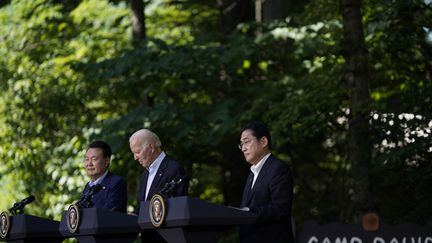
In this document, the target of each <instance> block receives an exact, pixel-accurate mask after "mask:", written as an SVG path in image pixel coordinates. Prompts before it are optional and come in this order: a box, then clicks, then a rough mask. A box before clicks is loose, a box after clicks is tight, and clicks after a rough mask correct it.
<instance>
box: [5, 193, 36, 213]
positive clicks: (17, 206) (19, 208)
mask: <svg viewBox="0 0 432 243" xmlns="http://www.w3.org/2000/svg"><path fill="white" fill-rule="evenodd" d="M34 200H35V196H33V195H30V196H28V197H26V198H24V199H23V200H21V201H20V202H17V203H14V205H13V206H12V207H11V208H9V212H11V214H12V215H18V214H23V213H24V207H25V206H26V205H27V204H30V203H32V202H33V201H34Z"/></svg>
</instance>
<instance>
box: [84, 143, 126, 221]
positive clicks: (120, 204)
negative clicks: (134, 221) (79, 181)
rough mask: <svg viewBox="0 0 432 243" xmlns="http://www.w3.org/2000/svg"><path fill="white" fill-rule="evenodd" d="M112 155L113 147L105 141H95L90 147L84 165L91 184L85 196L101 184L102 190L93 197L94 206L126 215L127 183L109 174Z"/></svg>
mask: <svg viewBox="0 0 432 243" xmlns="http://www.w3.org/2000/svg"><path fill="white" fill-rule="evenodd" d="M111 154H112V153H111V147H110V146H109V145H108V144H107V143H105V142H103V141H94V142H92V143H91V144H90V145H89V148H88V149H87V151H86V154H85V157H84V165H85V170H86V173H87V175H88V176H89V177H90V182H88V183H87V184H86V186H85V188H84V191H83V195H85V194H87V193H89V192H90V191H91V189H92V188H93V187H94V186H95V185H97V184H99V185H100V186H101V189H100V190H99V191H98V192H96V193H95V194H94V195H93V196H92V198H91V202H92V203H93V205H92V206H93V207H96V208H104V209H108V210H111V211H117V212H123V213H126V204H127V189H126V182H125V180H124V179H123V178H122V177H120V176H117V175H114V174H112V173H111V172H109V170H108V168H109V165H110V160H111Z"/></svg>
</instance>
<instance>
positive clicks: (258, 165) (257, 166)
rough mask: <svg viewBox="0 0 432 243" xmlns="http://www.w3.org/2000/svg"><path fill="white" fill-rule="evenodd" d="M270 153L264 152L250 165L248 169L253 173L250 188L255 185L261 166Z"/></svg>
mask: <svg viewBox="0 0 432 243" xmlns="http://www.w3.org/2000/svg"><path fill="white" fill-rule="evenodd" d="M270 154H271V153H268V154H266V155H265V156H264V157H263V158H262V159H261V160H260V161H259V162H258V163H256V164H254V165H252V166H251V167H250V170H251V171H252V173H253V174H254V178H253V181H252V186H251V188H253V186H254V185H255V181H256V179H257V178H258V175H259V173H260V171H261V169H262V167H263V166H264V164H265V162H266V160H267V159H268V157H270Z"/></svg>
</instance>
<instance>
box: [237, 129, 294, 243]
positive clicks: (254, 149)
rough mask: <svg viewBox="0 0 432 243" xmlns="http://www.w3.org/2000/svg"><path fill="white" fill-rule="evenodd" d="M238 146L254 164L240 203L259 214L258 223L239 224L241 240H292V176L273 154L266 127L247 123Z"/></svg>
mask: <svg viewBox="0 0 432 243" xmlns="http://www.w3.org/2000/svg"><path fill="white" fill-rule="evenodd" d="M239 148H240V150H241V151H242V152H243V155H244V157H245V160H246V161H247V162H248V163H250V164H251V168H250V170H251V172H250V174H249V176H248V178H247V181H246V185H245V188H244V191H243V197H242V205H241V206H242V207H243V208H244V209H245V210H248V211H250V212H253V213H255V214H257V216H258V220H257V223H256V224H254V225H246V226H241V227H240V229H239V234H240V242H248V243H262V242H272V243H291V242H293V233H292V225H291V205H292V198H293V182H292V176H291V172H290V169H289V168H288V166H287V165H286V164H284V163H283V162H282V161H280V160H279V159H277V158H276V157H275V156H273V155H272V154H271V152H270V149H271V136H270V132H269V130H268V128H267V126H266V125H265V124H264V123H262V122H251V123H249V124H247V125H246V126H245V127H244V128H243V130H242V133H241V138H240V144H239Z"/></svg>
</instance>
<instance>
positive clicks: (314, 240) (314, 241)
mask: <svg viewBox="0 0 432 243" xmlns="http://www.w3.org/2000/svg"><path fill="white" fill-rule="evenodd" d="M308 243H318V239H317V238H316V237H315V236H312V237H311V238H309V240H308Z"/></svg>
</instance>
